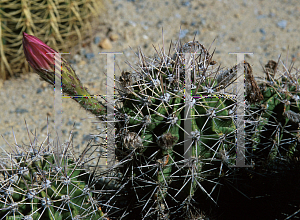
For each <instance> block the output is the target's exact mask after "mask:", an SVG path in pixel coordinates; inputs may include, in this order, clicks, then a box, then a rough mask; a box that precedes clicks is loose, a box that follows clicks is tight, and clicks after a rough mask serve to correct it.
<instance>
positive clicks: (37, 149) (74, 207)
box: [0, 137, 105, 220]
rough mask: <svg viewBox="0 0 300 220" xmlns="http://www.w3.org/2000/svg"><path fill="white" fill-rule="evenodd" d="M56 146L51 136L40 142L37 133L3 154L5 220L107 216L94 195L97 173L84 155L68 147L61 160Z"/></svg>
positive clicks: (0, 210)
mask: <svg viewBox="0 0 300 220" xmlns="http://www.w3.org/2000/svg"><path fill="white" fill-rule="evenodd" d="M47 138H49V137H47ZM53 148H54V147H53V146H52V145H51V144H50V143H49V141H48V143H47V140H45V141H44V142H43V143H42V144H40V145H39V144H38V140H37V139H36V137H35V138H34V141H33V142H32V143H31V144H30V145H29V146H26V145H23V146H19V145H17V144H16V147H15V150H13V152H12V153H6V156H5V157H4V158H2V160H1V163H0V166H1V169H0V174H1V182H0V191H1V197H0V219H1V220H2V219H27V220H30V219H52V220H62V219H78V220H79V219H105V217H104V216H105V215H104V213H103V212H102V210H101V208H100V206H99V204H98V201H97V200H96V199H95V198H94V197H95V193H94V192H95V190H94V185H95V181H94V177H93V175H91V174H90V173H89V172H87V171H86V170H85V169H84V167H83V165H84V164H85V163H86V161H85V160H84V159H83V156H84V155H83V154H82V155H81V157H79V158H76V157H74V156H72V155H70V154H69V153H67V152H66V151H65V152H64V153H63V155H61V156H62V157H61V162H58V161H56V158H55V157H54V149H53ZM66 149H67V148H66Z"/></svg>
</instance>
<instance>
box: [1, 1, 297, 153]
mask: <svg viewBox="0 0 300 220" xmlns="http://www.w3.org/2000/svg"><path fill="white" fill-rule="evenodd" d="M291 12H293V13H291ZM299 12H300V6H299V4H298V1H297V0H291V1H282V0H274V1H260V0H253V1H245V0H223V1H221V0H220V1H211V0H202V1H179V0H174V1H166V0H153V1H150V0H149V1H146V0H136V1H123V0H111V3H110V4H109V8H108V11H107V13H106V14H104V15H103V16H102V17H101V18H99V19H101V20H102V21H103V24H102V25H101V26H99V27H97V29H99V31H98V32H97V33H96V35H95V38H94V40H93V41H92V43H91V44H89V45H79V46H80V47H81V49H80V52H79V53H78V54H71V55H65V58H66V59H68V60H69V61H70V63H72V66H73V68H74V69H75V71H76V72H77V74H78V75H79V78H81V79H82V82H83V83H84V84H85V86H86V87H88V89H89V91H90V92H91V93H93V94H105V90H106V85H105V83H106V76H105V73H106V68H107V67H106V55H104V54H99V52H122V53H123V54H122V55H115V57H116V58H115V70H116V71H115V74H116V76H118V75H120V72H121V70H130V68H129V66H128V65H127V64H126V63H125V61H126V60H128V61H129V62H130V63H132V64H134V63H135V62H136V55H135V52H137V50H138V47H141V49H142V50H143V52H144V54H146V55H147V56H149V57H151V56H153V55H154V54H155V50H154V49H153V47H152V45H154V46H155V47H156V48H157V49H159V48H162V32H163V34H164V44H165V46H166V47H167V45H169V44H170V42H171V40H172V41H173V42H174V41H176V40H178V39H180V40H181V41H182V42H187V41H191V40H193V38H194V37H195V39H196V40H198V41H199V42H200V43H201V44H203V45H204V46H205V47H206V48H209V47H210V46H211V44H212V43H213V42H214V43H213V45H212V46H211V48H210V52H211V51H213V50H214V49H215V48H216V49H217V50H216V53H215V55H214V58H215V60H216V61H218V62H219V64H221V66H222V67H230V66H233V65H234V64H235V61H236V56H234V55H230V54H228V53H230V52H237V51H240V52H253V53H254V55H253V56H251V57H247V60H248V61H249V62H250V63H251V64H252V65H253V72H254V74H255V75H256V76H259V75H260V72H261V65H260V63H267V61H268V60H269V59H277V58H278V55H279V54H281V53H283V54H282V57H285V56H286V55H287V53H286V49H284V48H289V54H288V58H289V60H290V61H291V58H292V57H291V54H293V61H295V62H296V63H295V66H297V64H298V63H299V53H298V52H297V51H298V50H299V48H300V43H299V37H298V36H299V27H298V21H299V18H300V13H299ZM286 27H288V29H289V32H288V31H287V28H286ZM162 29H163V30H162ZM180 30H181V31H180ZM111 34H114V35H115V36H117V39H116V40H114V41H112V40H110V41H111V45H112V49H110V50H107V49H103V48H101V47H99V43H100V42H101V40H103V39H105V38H108V39H109V36H110V35H111ZM195 35H196V36H195ZM262 37H263V38H262ZM158 45H159V46H158ZM266 55H268V57H266ZM298 66H299V65H298ZM53 104H54V91H53V87H51V86H50V85H48V84H47V83H46V82H43V81H40V80H39V77H38V75H37V74H35V73H31V74H26V75H22V76H21V77H19V78H13V79H10V80H8V81H5V82H1V81H0V106H1V111H0V114H1V116H0V125H1V126H0V134H2V136H3V137H4V138H5V140H7V142H8V143H9V144H10V145H11V146H13V145H14V143H15V139H14V136H13V133H12V128H13V131H14V134H15V137H16V140H17V144H22V142H24V143H25V144H29V143H30V140H29V138H28V133H27V128H26V124H27V126H28V130H29V132H33V133H34V132H36V134H37V137H38V140H39V142H42V141H43V140H44V139H45V138H46V134H47V126H46V125H47V117H48V122H49V128H48V129H49V132H50V134H51V136H50V138H51V139H52V138H53V137H54V108H53ZM25 122H26V124H25ZM74 123H75V127H74V130H73V135H74V138H73V145H74V147H75V149H76V150H78V152H80V151H81V150H82V149H83V147H85V146H86V145H87V144H88V142H89V141H90V137H91V134H97V133H99V132H100V130H101V129H102V130H103V125H101V124H100V122H99V121H97V119H96V118H95V117H94V116H93V115H91V114H90V113H88V112H86V111H85V110H84V109H82V108H80V107H79V106H78V104H77V103H75V102H73V101H72V100H71V99H68V98H64V99H63V113H62V130H63V141H67V140H68V138H69V134H70V132H71V130H72V129H73V128H72V126H73V124H74ZM32 137H33V135H30V138H32ZM5 140H4V139H3V138H1V137H0V147H2V148H3V149H5V150H7V149H9V144H7V143H6V141H5ZM97 141H99V137H98V138H97Z"/></svg>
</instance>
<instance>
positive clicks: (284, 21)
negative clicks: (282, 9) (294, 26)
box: [277, 20, 287, 29]
mask: <svg viewBox="0 0 300 220" xmlns="http://www.w3.org/2000/svg"><path fill="white" fill-rule="evenodd" d="M286 25H287V21H286V20H281V21H279V22H277V26H278V27H280V28H282V29H284V28H285V27H286Z"/></svg>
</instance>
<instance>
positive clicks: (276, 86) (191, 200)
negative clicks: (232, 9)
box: [24, 35, 300, 219]
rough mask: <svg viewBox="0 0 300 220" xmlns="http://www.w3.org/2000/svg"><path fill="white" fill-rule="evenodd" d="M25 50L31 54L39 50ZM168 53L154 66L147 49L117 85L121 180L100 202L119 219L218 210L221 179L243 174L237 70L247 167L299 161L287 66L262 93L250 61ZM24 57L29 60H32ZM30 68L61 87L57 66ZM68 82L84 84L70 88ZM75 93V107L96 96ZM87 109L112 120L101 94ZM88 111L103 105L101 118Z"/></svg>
mask: <svg viewBox="0 0 300 220" xmlns="http://www.w3.org/2000/svg"><path fill="white" fill-rule="evenodd" d="M24 37H26V38H30V36H29V35H28V36H26V35H24ZM27 42H28V41H26V40H25V41H24V43H25V44H26V45H25V46H24V48H25V50H28V48H30V47H31V46H32V45H30V43H28V45H27ZM170 51H171V47H170V49H169V53H168V54H166V53H165V50H164V48H163V49H162V50H161V51H159V52H158V54H157V55H158V56H157V57H156V58H154V59H149V58H147V57H145V56H144V55H143V53H142V52H141V51H139V53H138V56H139V57H138V58H139V60H140V62H139V63H138V66H137V67H132V68H133V71H132V72H122V75H121V77H120V79H119V80H118V83H119V85H120V86H119V88H118V92H119V94H118V97H117V99H116V102H115V103H114V104H115V128H116V135H115V146H107V147H108V148H110V149H113V152H110V153H115V155H116V159H117V161H118V163H117V164H116V166H113V167H111V168H110V169H109V172H111V171H115V173H116V174H117V175H116V176H117V177H116V179H117V180H116V182H117V183H115V184H114V187H111V188H110V190H109V192H108V191H107V193H110V194H109V196H108V197H109V199H107V197H98V198H97V200H99V202H100V203H101V204H103V209H104V210H105V212H107V213H108V214H109V215H110V216H112V217H113V218H120V216H121V218H131V219H138V218H142V219H153V218H157V219H177V218H178V219H183V218H187V219H191V218H194V216H201V214H202V213H201V212H200V211H201V210H200V211H199V201H201V200H202V201H203V199H205V198H209V199H210V201H212V202H213V203H215V204H217V200H216V198H217V195H216V193H217V192H216V191H217V188H218V187H219V185H220V183H219V182H220V180H221V179H222V178H228V177H231V176H232V174H233V171H235V169H233V168H231V167H230V165H235V162H236V157H237V153H236V130H237V129H238V125H237V122H236V121H237V120H236V119H237V117H236V114H237V113H236V112H237V105H238V104H237V100H236V96H235V95H234V93H230V92H229V89H230V86H231V85H234V83H235V81H236V79H237V72H238V69H239V68H243V69H244V74H245V79H246V81H245V82H246V83H245V87H246V94H245V95H246V96H245V97H246V102H245V103H246V107H245V115H244V119H245V121H246V123H245V137H244V138H245V146H246V155H244V156H245V159H246V162H247V163H249V162H252V164H254V166H255V169H257V170H264V169H269V168H270V167H271V169H274V167H276V166H280V164H279V163H278V161H282V160H286V161H288V162H289V161H291V160H293V158H295V157H296V155H297V154H298V153H299V152H298V148H299V145H298V143H299V141H298V140H299V138H298V137H299V133H298V130H297V129H298V128H297V125H298V124H297V123H299V122H300V120H299V118H300V117H299V115H300V114H299V105H298V101H297V100H298V99H299V97H298V94H297V93H298V81H297V78H295V76H292V74H291V71H290V70H287V68H285V66H284V65H283V67H284V74H283V78H281V76H280V77H279V78H278V77H277V78H276V77H275V75H276V71H278V67H277V65H278V63H276V62H275V64H276V65H275V66H276V67H274V68H272V67H273V66H274V65H271V64H272V62H270V63H269V64H268V65H267V66H266V69H265V72H266V74H267V80H266V81H265V82H264V83H263V84H262V85H260V86H259V85H258V84H257V82H256V81H255V79H254V77H253V75H252V68H251V65H250V64H249V63H247V62H245V61H244V62H242V63H239V64H237V65H235V66H234V67H232V68H231V69H227V70H220V67H217V65H216V62H215V61H213V59H212V57H213V55H212V54H210V53H209V52H208V51H207V50H206V49H205V48H204V46H203V45H201V44H200V43H198V42H197V41H191V42H188V43H187V44H184V45H183V46H180V45H179V46H178V48H177V49H176V52H175V53H174V54H173V55H172V54H170ZM25 54H28V55H26V57H27V60H29V61H30V60H31V59H32V57H30V56H31V54H30V53H27V52H26V51H25ZM34 59H43V58H42V57H41V56H40V57H39V56H38V55H37V57H36V58H34ZM63 63H64V64H63V67H62V68H63V71H62V82H63V86H62V88H63V91H64V92H65V93H67V94H69V95H71V96H73V95H74V93H72V91H74V89H76V88H78V87H80V86H81V84H80V81H79V79H78V77H77V76H76V74H75V72H74V71H73V70H71V69H70V68H64V65H65V66H67V65H68V64H67V63H66V62H65V61H63ZM52 64H53V63H52ZM273 64H274V63H273ZM32 67H33V68H34V69H35V70H36V71H37V72H38V73H39V74H40V76H41V77H42V78H44V79H47V81H48V82H50V83H51V84H54V83H53V82H54V81H53V80H54V68H53V67H51V65H50V67H51V68H50V69H48V70H47V71H43V70H41V69H40V68H38V67H35V66H34V65H32ZM70 75H71V76H72V78H74V79H75V78H76V79H77V81H73V83H67V80H69V78H71V77H70ZM277 75H278V74H277ZM72 78H71V79H72ZM71 84H74V85H75V86H72V85H71ZM76 91H77V96H76V97H73V98H74V99H75V100H76V99H78V100H80V99H82V97H80V95H83V96H86V94H87V93H88V92H87V91H86V90H85V91H83V90H78V89H77V90H76ZM79 103H80V104H81V106H82V107H84V108H85V109H87V110H89V111H92V112H93V113H94V114H95V115H96V116H101V117H99V118H100V119H102V120H105V119H106V118H109V117H111V116H110V115H108V116H107V117H106V116H105V113H106V111H105V109H106V107H105V104H104V103H101V102H98V101H97V100H96V99H94V98H93V96H89V101H81V102H79ZM90 103H95V104H94V106H95V107H94V109H93V110H91V104H90ZM107 104H110V105H111V104H112V103H107ZM98 106H99V107H98ZM283 115H285V116H286V117H285V118H283V119H282V118H281V117H282V116H283ZM239 126H240V125H239ZM186 147H188V149H187V148H186ZM261 161H262V162H263V163H261ZM104 173H105V172H104ZM104 173H103V174H104ZM101 175H102V174H101V173H100V176H101Z"/></svg>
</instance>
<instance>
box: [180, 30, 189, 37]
mask: <svg viewBox="0 0 300 220" xmlns="http://www.w3.org/2000/svg"><path fill="white" fill-rule="evenodd" d="M188 32H189V30H187V29H185V30H182V31H181V32H180V34H179V38H180V39H182V38H184V37H185V36H186V35H187V33H188Z"/></svg>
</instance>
